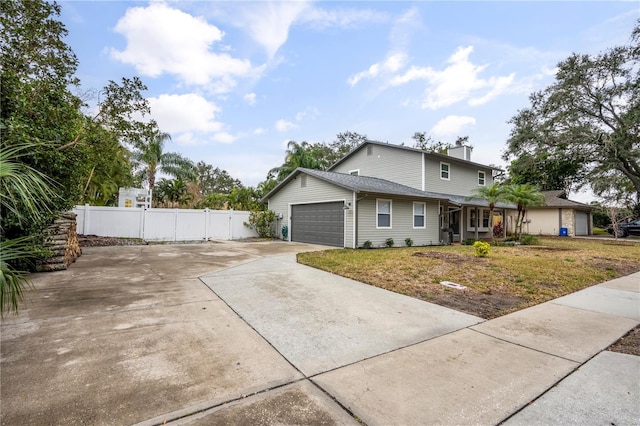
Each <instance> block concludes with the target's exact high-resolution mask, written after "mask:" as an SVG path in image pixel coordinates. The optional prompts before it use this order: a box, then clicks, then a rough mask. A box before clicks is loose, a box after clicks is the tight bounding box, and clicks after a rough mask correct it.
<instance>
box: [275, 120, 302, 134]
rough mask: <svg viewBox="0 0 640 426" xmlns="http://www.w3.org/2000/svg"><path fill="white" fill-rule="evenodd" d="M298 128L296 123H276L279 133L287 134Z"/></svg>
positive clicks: (283, 121) (280, 121) (285, 121)
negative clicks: (288, 131)
mask: <svg viewBox="0 0 640 426" xmlns="http://www.w3.org/2000/svg"><path fill="white" fill-rule="evenodd" d="M296 127H298V126H296V125H295V124H294V123H292V122H290V121H287V120H283V119H280V120H278V121H276V124H275V128H276V130H277V131H279V132H286V131H287V130H291V129H295V128H296Z"/></svg>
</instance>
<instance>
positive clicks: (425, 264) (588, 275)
mask: <svg viewBox="0 0 640 426" xmlns="http://www.w3.org/2000/svg"><path fill="white" fill-rule="evenodd" d="M474 252H475V251H474V248H473V247H471V246H463V245H460V246H439V247H410V248H394V249H375V250H351V249H342V250H326V251H320V252H310V253H301V254H299V255H298V261H299V262H300V263H303V264H305V265H309V266H313V267H316V268H319V269H323V270H326V271H329V272H333V273H335V274H338V275H342V276H345V277H348V278H352V279H355V280H358V281H361V282H364V283H368V284H371V285H374V286H376V287H381V288H385V289H387V290H391V291H394V292H397V293H400V294H406V295H409V296H412V297H416V298H419V299H424V300H429V301H433V300H436V303H439V302H438V298H439V297H441V298H442V299H443V302H442V303H441V304H444V305H447V303H449V304H452V303H454V302H455V303H456V304H459V303H463V302H464V300H463V299H468V301H469V309H468V310H467V311H468V312H473V307H472V306H471V304H472V303H474V300H476V299H477V300H480V299H487V297H491V298H494V299H496V300H498V298H502V299H505V300H507V299H508V300H513V301H514V302H513V303H512V305H513V306H510V305H509V306H507V307H505V306H502V305H500V306H497V305H496V306H497V307H496V308H495V309H494V311H495V312H492V313H487V314H485V316H496V315H499V314H504V313H507V312H511V311H514V310H517V309H521V308H523V307H526V306H531V305H534V304H537V303H541V302H545V301H547V300H550V299H554V298H556V297H560V296H563V295H566V294H569V293H572V292H574V291H577V290H580V289H582V288H585V287H588V286H591V285H593V284H597V283H600V282H603V281H606V280H609V279H612V278H616V277H619V276H622V275H627V274H629V273H632V272H637V271H640V244H638V243H631V242H621V241H618V242H614V241H597V240H577V239H575V240H574V239H567V238H540V244H539V245H536V246H515V247H496V246H492V247H491V252H490V253H489V255H488V256H487V257H485V258H477V257H475V256H474ZM416 253H420V255H416ZM440 281H453V282H455V283H458V284H462V285H465V286H467V287H468V288H469V290H468V291H466V292H465V294H464V298H462V297H461V296H460V292H459V291H454V292H447V291H446V290H448V289H447V288H446V287H443V286H442V285H440V284H439V283H440ZM445 293H452V294H445ZM425 295H429V297H425ZM487 295H489V296H487ZM452 297H457V298H458V299H457V300H454V301H452V300H450V299H451V298H452ZM503 302H504V300H503ZM465 303H466V302H465ZM505 303H506V302H505Z"/></svg>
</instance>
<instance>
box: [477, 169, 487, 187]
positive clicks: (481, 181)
mask: <svg viewBox="0 0 640 426" xmlns="http://www.w3.org/2000/svg"><path fill="white" fill-rule="evenodd" d="M486 177H487V174H486V173H485V172H483V171H481V170H478V185H480V186H485V184H486V182H487V179H486Z"/></svg>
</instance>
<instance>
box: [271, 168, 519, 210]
mask: <svg viewBox="0 0 640 426" xmlns="http://www.w3.org/2000/svg"><path fill="white" fill-rule="evenodd" d="M300 173H305V174H308V175H310V176H314V177H316V178H318V179H321V180H323V181H325V182H329V183H332V184H334V185H337V186H340V187H342V188H345V189H348V190H349V191H354V192H357V193H362V192H365V193H374V194H386V195H395V196H402V197H411V198H421V199H431V200H446V201H448V202H449V203H451V204H457V205H471V206H478V207H487V206H488V205H489V204H488V203H487V202H486V201H484V200H479V199H472V200H468V199H467V198H466V197H465V196H462V195H451V194H441V193H437V192H429V191H421V190H419V189H416V188H412V187H410V186H405V185H401V184H399V183H395V182H391V181H388V180H386V179H380V178H375V177H370V176H356V175H350V174H346V173H335V172H324V171H320V170H314V169H305V168H297V169H296V170H295V171H294V172H293V173H291V174H290V175H289V176H287V178H286V179H285V180H284V181H282V182H280V183H279V184H278V186H276V187H275V188H273V189H272V190H271V191H270V192H269V193H268V194H267V195H265V196H264V197H263V198H262V201H263V202H264V201H266V200H268V199H269V198H271V196H272V195H273V194H275V193H276V192H277V191H279V190H280V188H281V187H283V186H284V185H286V184H287V183H288V182H290V181H291V180H292V179H293V178H295V176H297V175H298V174H300ZM496 207H498V208H515V206H513V205H508V204H503V203H499V204H498V205H496Z"/></svg>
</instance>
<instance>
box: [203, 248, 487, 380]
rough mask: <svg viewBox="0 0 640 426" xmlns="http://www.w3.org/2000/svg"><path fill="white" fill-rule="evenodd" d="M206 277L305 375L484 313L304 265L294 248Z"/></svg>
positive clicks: (453, 326) (459, 324)
mask: <svg viewBox="0 0 640 426" xmlns="http://www.w3.org/2000/svg"><path fill="white" fill-rule="evenodd" d="M201 280H202V281H203V282H204V283H205V284H206V285H207V286H209V288H211V289H212V290H213V291H214V292H215V293H216V294H217V295H218V296H219V297H220V298H221V299H222V300H224V301H225V302H226V303H227V304H228V305H229V306H230V307H231V308H232V309H233V310H234V311H235V312H236V313H238V315H240V316H241V317H242V318H243V319H244V320H245V321H246V322H247V323H248V324H249V325H251V327H253V328H254V329H255V330H256V331H257V332H258V333H260V335H261V336H262V337H264V338H265V339H266V340H267V341H269V343H271V344H272V345H273V346H274V347H275V348H276V349H277V350H278V352H280V353H281V354H282V355H283V356H284V357H285V358H286V359H287V360H289V362H291V363H292V364H293V365H294V366H296V367H297V368H298V369H299V370H300V371H301V372H302V373H304V374H305V376H307V377H310V376H313V375H316V374H319V373H322V372H326V371H329V370H333V369H336V368H339V367H342V366H345V365H348V364H352V363H354V362H357V361H361V360H363V359H367V358H370V357H373V356H376V355H380V354H383V353H386V352H390V351H393V350H396V349H399V348H402V347H406V346H409V345H412V344H416V343H419V342H423V341H425V340H429V339H431V338H434V337H437V336H441V335H444V334H447V333H451V332H453V331H455V330H459V329H461V328H465V327H468V326H471V325H474V324H477V323H479V322H482V321H483V319H481V318H478V317H475V316H472V315H468V314H465V313H461V312H458V311H454V310H452V309H448V308H444V307H441V306H438V305H434V304H431V303H427V302H423V301H420V300H417V299H414V298H411V297H407V296H403V295H400V294H396V293H392V292H390V291H387V290H383V289H379V288H377V287H373V286H370V285H367V284H363V283H360V282H357V281H353V280H350V279H347V278H344V277H340V276H337V275H334V274H330V273H328V272H324V271H320V270H317V269H313V268H309V267H307V266H303V265H300V264H298V263H296V259H295V255H292V254H288V255H282V256H277V257H270V258H263V259H258V260H256V261H254V262H251V263H247V264H243V265H239V266H236V267H233V268H229V269H226V270H223V271H218V272H215V273H213V274H209V275H206V276H203V277H201Z"/></svg>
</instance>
